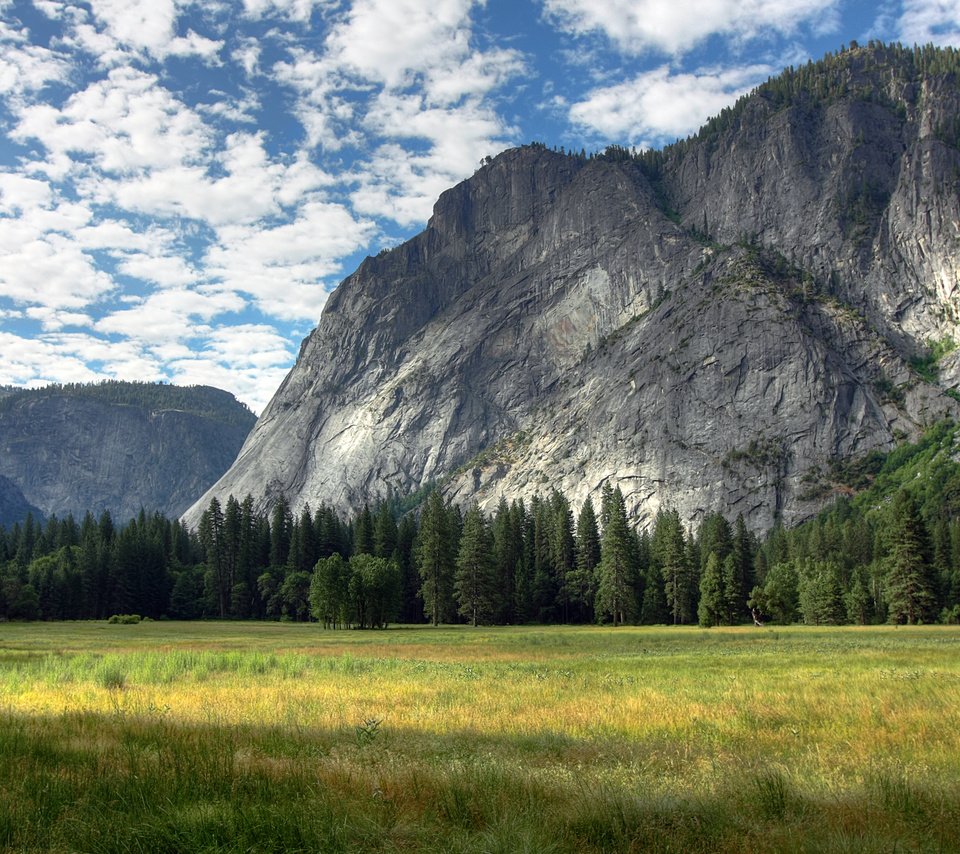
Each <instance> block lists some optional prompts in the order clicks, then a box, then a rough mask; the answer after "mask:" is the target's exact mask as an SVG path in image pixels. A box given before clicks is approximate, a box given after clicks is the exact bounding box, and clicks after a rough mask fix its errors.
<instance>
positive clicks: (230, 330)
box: [169, 324, 294, 412]
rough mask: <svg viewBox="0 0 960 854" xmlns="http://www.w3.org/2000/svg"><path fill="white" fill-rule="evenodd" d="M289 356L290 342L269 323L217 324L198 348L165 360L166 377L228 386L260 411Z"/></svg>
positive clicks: (280, 379)
mask: <svg viewBox="0 0 960 854" xmlns="http://www.w3.org/2000/svg"><path fill="white" fill-rule="evenodd" d="M293 356H294V353H293V352H292V349H291V346H290V342H289V341H288V340H287V339H285V338H284V337H283V336H281V335H280V334H279V333H278V332H277V330H276V329H274V328H273V327H272V326H266V325H262V324H240V325H238V326H221V327H217V328H214V329H211V330H209V332H208V333H207V334H206V336H205V338H204V340H203V346H202V347H201V348H200V349H198V350H192V351H189V352H188V353H185V354H183V355H182V357H180V358H173V359H170V360H169V366H170V379H171V380H172V381H173V382H177V383H181V384H183V385H192V384H203V385H212V386H217V387H219V388H230V389H232V390H233V391H234V394H236V395H237V396H238V397H239V398H240V399H242V400H244V401H245V402H246V403H247V404H248V405H249V406H250V408H251V409H253V411H254V412H260V411H261V410H262V409H263V408H264V406H266V405H267V403H268V401H269V400H270V398H271V397H272V396H273V393H274V392H275V391H276V389H277V388H278V387H279V385H280V383H281V382H282V381H283V378H284V377H285V376H286V374H287V371H288V369H289V365H290V363H291V361H292V360H293Z"/></svg>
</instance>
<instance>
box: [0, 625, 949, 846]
mask: <svg viewBox="0 0 960 854" xmlns="http://www.w3.org/2000/svg"><path fill="white" fill-rule="evenodd" d="M0 850H4V851H36V850H52V851H91V852H94V851H95V852H113V851H116V852H120V851H123V852H132V851H144V852H151V854H160V852H183V851H238V852H239V851H324V852H326V851H331V852H333V851H489V852H524V851H528V852H551V851H553V852H561V851H571V852H572V851H578V852H579V851H588V852H589V851H678V852H681V851H682V852H689V851H750V852H757V851H849V852H861V851H877V852H881V851H882V852H892V851H960V629H958V628H957V627H946V626H931V627H921V628H904V627H901V628H894V627H872V628H837V629H808V628H788V629H783V628H778V629H753V628H750V629H748V628H736V629H711V630H709V631H701V630H697V629H686V628H684V629H672V628H671V629H650V628H618V629H609V628H606V629H604V628H597V627H583V628H550V629H542V628H507V629H502V628H501V629H470V628H467V627H457V628H441V629H433V628H429V627H416V628H412V627H411V628H394V629H390V630H388V631H385V632H357V631H353V632H324V631H323V630H321V629H320V628H318V627H317V626H315V625H288V624H251V623H141V624H139V625H107V624H106V623H76V624H22V625H15V624H0Z"/></svg>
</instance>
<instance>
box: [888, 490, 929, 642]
mask: <svg viewBox="0 0 960 854" xmlns="http://www.w3.org/2000/svg"><path fill="white" fill-rule="evenodd" d="M887 539H888V550H887V558H886V568H887V574H886V600H887V605H888V609H889V610H888V619H889V621H890V622H891V623H907V624H908V625H912V624H915V623H920V622H924V621H927V620H930V619H932V617H933V615H934V612H935V607H936V599H935V597H934V580H933V566H932V560H931V549H930V540H929V536H928V534H927V529H926V526H925V525H924V523H923V519H921V518H920V513H919V511H918V510H917V505H916V502H915V501H914V500H913V497H912V496H911V495H910V493H908V492H907V491H906V490H901V491H900V492H899V493H898V494H897V497H896V498H895V499H894V503H893V507H892V509H891V513H890V519H889V530H888V532H887Z"/></svg>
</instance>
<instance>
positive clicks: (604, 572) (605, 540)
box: [596, 487, 636, 626]
mask: <svg viewBox="0 0 960 854" xmlns="http://www.w3.org/2000/svg"><path fill="white" fill-rule="evenodd" d="M606 503H607V512H606V514H605V515H606V517H607V522H606V526H605V527H604V529H603V533H602V535H601V540H600V577H599V584H598V586H597V603H596V610H597V613H598V614H602V615H604V616H607V617H609V618H610V620H611V622H612V623H613V624H614V625H615V626H619V625H623V624H624V623H626V622H627V621H628V620H630V619H632V618H633V615H634V611H635V609H636V601H635V579H634V569H635V568H634V554H633V551H634V550H633V548H632V545H633V544H632V542H631V535H630V529H629V527H628V525H627V511H626V506H625V504H624V501H623V493H622V492H621V491H620V488H619V487H617V488H616V489H614V490H613V492H612V493H611V496H610V499H609V501H607V502H606Z"/></svg>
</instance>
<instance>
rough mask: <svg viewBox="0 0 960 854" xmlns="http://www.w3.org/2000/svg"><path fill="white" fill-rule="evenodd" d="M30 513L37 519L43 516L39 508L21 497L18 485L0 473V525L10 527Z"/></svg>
mask: <svg viewBox="0 0 960 854" xmlns="http://www.w3.org/2000/svg"><path fill="white" fill-rule="evenodd" d="M31 513H32V514H33V517H34V518H35V519H37V520H40V519H42V518H43V513H41V512H40V510H39V508H37V507H34V506H33V505H32V504H31V503H30V502H29V501H27V499H26V498H24V497H23V493H22V492H21V491H20V487H19V486H17V485H16V484H15V483H14V482H13V481H12V480H10V478H8V477H4V476H3V475H0V527H4V528H10V527H12V526H13V525H15V524H16V523H17V522H22V521H23V520H24V519H26V518H27V516H28V515H29V514H31Z"/></svg>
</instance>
